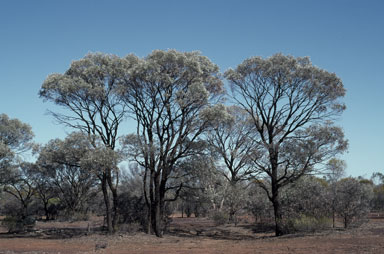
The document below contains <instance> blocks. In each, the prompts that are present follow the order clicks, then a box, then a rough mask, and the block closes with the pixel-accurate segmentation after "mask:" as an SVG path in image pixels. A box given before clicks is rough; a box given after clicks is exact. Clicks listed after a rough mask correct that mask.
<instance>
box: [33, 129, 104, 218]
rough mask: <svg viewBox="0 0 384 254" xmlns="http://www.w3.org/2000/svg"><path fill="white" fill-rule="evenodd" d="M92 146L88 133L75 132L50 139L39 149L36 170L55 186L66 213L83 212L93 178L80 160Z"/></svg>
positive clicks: (94, 177)
mask: <svg viewBox="0 0 384 254" xmlns="http://www.w3.org/2000/svg"><path fill="white" fill-rule="evenodd" d="M93 150H94V148H93V146H92V144H91V142H90V141H89V139H88V137H87V136H85V135H83V134H81V133H78V132H77V133H76V132H75V133H71V134H70V135H68V136H67V137H66V138H65V139H64V140H61V139H54V140H51V141H49V142H48V143H47V144H46V145H45V146H43V147H42V148H41V150H40V153H39V157H38V160H37V165H38V167H39V172H38V173H40V176H41V177H42V178H45V179H47V180H48V184H50V185H51V186H52V187H53V188H54V189H55V190H56V193H57V195H58V197H59V198H60V201H61V204H62V205H63V207H65V209H66V212H67V213H69V214H74V213H77V212H84V211H85V210H86V209H87V205H88V204H87V202H88V201H89V200H90V199H91V193H92V189H93V188H94V187H95V185H96V183H97V178H96V175H95V174H94V173H93V172H92V171H90V170H88V169H86V168H84V167H82V160H83V159H84V158H85V157H86V156H87V154H88V153H89V152H90V151H93Z"/></svg>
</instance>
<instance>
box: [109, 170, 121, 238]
mask: <svg viewBox="0 0 384 254" xmlns="http://www.w3.org/2000/svg"><path fill="white" fill-rule="evenodd" d="M107 182H108V186H109V189H110V190H111V193H112V211H111V213H112V214H111V217H112V230H113V232H116V230H117V223H118V219H119V218H118V215H119V214H118V211H117V206H118V195H117V188H116V186H117V184H116V185H114V184H113V182H112V177H111V175H110V174H108V175H107Z"/></svg>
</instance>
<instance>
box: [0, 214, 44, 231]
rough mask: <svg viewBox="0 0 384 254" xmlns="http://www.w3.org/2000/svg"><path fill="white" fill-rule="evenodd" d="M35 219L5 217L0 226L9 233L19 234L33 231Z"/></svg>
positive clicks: (29, 217)
mask: <svg viewBox="0 0 384 254" xmlns="http://www.w3.org/2000/svg"><path fill="white" fill-rule="evenodd" d="M35 223H36V220H35V218H33V217H31V216H28V217H25V218H22V217H18V216H7V217H5V218H4V220H3V221H2V223H1V225H2V226H4V227H5V228H7V229H8V232H9V233H20V232H24V231H28V230H30V229H33V227H34V226H35Z"/></svg>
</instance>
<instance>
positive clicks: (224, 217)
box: [212, 211, 229, 226]
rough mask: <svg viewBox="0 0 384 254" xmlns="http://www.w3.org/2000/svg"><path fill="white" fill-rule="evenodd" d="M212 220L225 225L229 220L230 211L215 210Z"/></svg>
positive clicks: (216, 223) (217, 224)
mask: <svg viewBox="0 0 384 254" xmlns="http://www.w3.org/2000/svg"><path fill="white" fill-rule="evenodd" d="M212 220H213V222H214V223H215V225H216V226H219V225H224V224H226V223H227V222H228V220H229V215H228V213H226V212H223V211H215V212H213V214H212Z"/></svg>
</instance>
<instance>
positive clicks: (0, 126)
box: [0, 114, 34, 182]
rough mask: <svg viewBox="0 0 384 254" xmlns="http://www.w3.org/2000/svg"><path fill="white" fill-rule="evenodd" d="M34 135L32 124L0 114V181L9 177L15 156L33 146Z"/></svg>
mask: <svg viewBox="0 0 384 254" xmlns="http://www.w3.org/2000/svg"><path fill="white" fill-rule="evenodd" d="M33 136H34V135H33V132H32V128H31V126H29V125H28V124H25V123H23V122H21V121H20V120H18V119H11V118H9V117H8V116H7V115H6V114H0V182H1V181H4V180H5V178H6V177H7V175H8V173H6V172H7V169H10V168H9V166H10V165H11V164H13V163H14V162H15V161H14V159H15V158H16V157H15V156H17V155H19V154H20V153H22V152H25V151H27V150H28V149H30V148H31V147H32V138H33Z"/></svg>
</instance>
